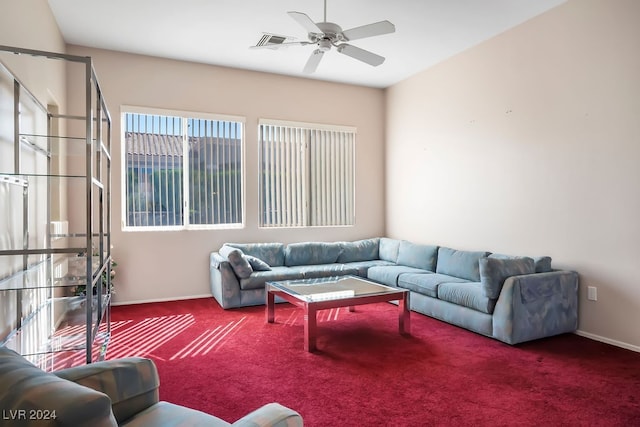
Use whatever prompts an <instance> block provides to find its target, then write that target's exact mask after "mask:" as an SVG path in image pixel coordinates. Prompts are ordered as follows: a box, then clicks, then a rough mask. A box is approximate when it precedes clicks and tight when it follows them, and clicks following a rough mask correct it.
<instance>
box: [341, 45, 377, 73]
mask: <svg viewBox="0 0 640 427" xmlns="http://www.w3.org/2000/svg"><path fill="white" fill-rule="evenodd" d="M338 52H340V53H343V54H345V55H347V56H350V57H352V58H354V59H357V60H358V61H362V62H366V63H367V64H369V65H373V66H374V67H377V66H378V65H380V64H382V63H383V62H384V57H383V56H380V55H376V54H375V53H373V52H369V51H368V50H364V49H360V48H359V47H355V46H352V45H350V44H346V43H343V44H341V45H338Z"/></svg>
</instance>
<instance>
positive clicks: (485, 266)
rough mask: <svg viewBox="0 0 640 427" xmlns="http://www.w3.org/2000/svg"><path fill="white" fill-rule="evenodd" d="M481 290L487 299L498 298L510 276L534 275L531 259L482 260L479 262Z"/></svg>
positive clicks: (533, 265) (489, 258)
mask: <svg viewBox="0 0 640 427" xmlns="http://www.w3.org/2000/svg"><path fill="white" fill-rule="evenodd" d="M479 267H480V278H481V282H482V289H483V290H484V294H485V295H486V296H487V297H488V298H498V297H499V296H500V291H501V290H502V285H503V284H504V281H505V280H506V279H507V278H508V277H511V276H520V275H522V274H532V273H535V271H536V270H535V264H534V262H533V259H531V258H528V257H522V258H510V259H509V258H491V257H488V258H482V259H481V260H480V261H479Z"/></svg>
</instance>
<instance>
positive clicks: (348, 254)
mask: <svg viewBox="0 0 640 427" xmlns="http://www.w3.org/2000/svg"><path fill="white" fill-rule="evenodd" d="M379 242H380V239H378V238H373V239H365V240H357V241H355V242H340V246H341V247H342V252H341V253H340V255H339V256H338V262H342V263H345V262H356V261H371V260H374V259H378V245H379Z"/></svg>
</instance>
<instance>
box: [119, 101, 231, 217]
mask: <svg viewBox="0 0 640 427" xmlns="http://www.w3.org/2000/svg"><path fill="white" fill-rule="evenodd" d="M124 116H125V117H124V120H123V123H124V126H125V150H126V151H125V152H126V161H125V162H126V172H125V173H126V180H125V182H126V187H127V188H126V193H125V194H126V198H127V200H126V203H125V209H126V212H125V218H126V226H128V227H176V226H177V227H184V226H188V225H223V224H226V225H229V224H240V223H241V222H242V219H243V215H242V141H243V124H242V122H239V121H229V120H212V119H196V118H188V117H177V116H165V115H155V114H141V113H125V114H124Z"/></svg>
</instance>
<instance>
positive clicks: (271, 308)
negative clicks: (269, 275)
mask: <svg viewBox="0 0 640 427" xmlns="http://www.w3.org/2000/svg"><path fill="white" fill-rule="evenodd" d="M275 300H276V298H275V295H273V294H272V293H271V292H269V291H267V322H268V323H273V322H274V320H275V313H274V312H275V305H276V303H275Z"/></svg>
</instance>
